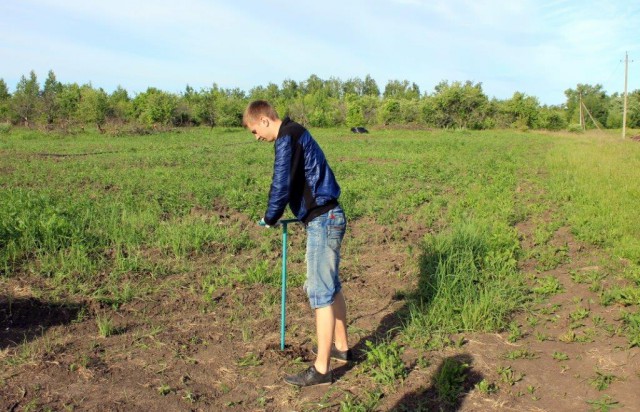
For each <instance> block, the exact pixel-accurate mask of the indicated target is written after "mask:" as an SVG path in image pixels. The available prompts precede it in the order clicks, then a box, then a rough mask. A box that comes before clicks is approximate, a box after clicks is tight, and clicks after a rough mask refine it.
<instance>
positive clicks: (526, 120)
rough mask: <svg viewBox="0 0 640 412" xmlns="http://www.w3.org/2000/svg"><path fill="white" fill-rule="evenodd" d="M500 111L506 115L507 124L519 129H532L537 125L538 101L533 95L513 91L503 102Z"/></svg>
mask: <svg viewBox="0 0 640 412" xmlns="http://www.w3.org/2000/svg"><path fill="white" fill-rule="evenodd" d="M500 111H501V112H502V114H504V115H505V116H506V118H507V123H508V124H507V125H508V126H511V127H516V128H519V129H534V128H537V127H538V118H539V116H540V103H539V102H538V99H537V98H535V97H532V96H527V95H526V94H524V93H520V92H515V93H514V94H513V96H512V97H511V99H509V100H506V101H505V102H504V104H503V105H502V106H501V108H500Z"/></svg>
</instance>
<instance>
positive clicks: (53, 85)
mask: <svg viewBox="0 0 640 412" xmlns="http://www.w3.org/2000/svg"><path fill="white" fill-rule="evenodd" d="M61 91H62V83H60V82H59V81H58V80H56V75H55V73H54V72H53V70H49V73H48V74H47V79H46V80H45V82H44V86H43V88H42V114H43V115H44V118H45V122H46V123H47V125H53V123H54V122H55V121H56V119H57V118H58V117H59V116H60V102H59V99H58V94H60V92H61Z"/></svg>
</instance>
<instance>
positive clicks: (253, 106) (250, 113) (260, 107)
mask: <svg viewBox="0 0 640 412" xmlns="http://www.w3.org/2000/svg"><path fill="white" fill-rule="evenodd" d="M260 116H266V117H268V118H269V119H271V120H279V119H280V117H278V112H276V109H274V108H273V106H272V105H271V104H270V103H269V102H268V101H266V100H254V101H252V102H251V103H249V105H248V106H247V108H246V109H245V111H244V115H243V116H242V125H243V126H244V127H247V123H248V122H249V121H255V120H256V119H257V118H258V117H260Z"/></svg>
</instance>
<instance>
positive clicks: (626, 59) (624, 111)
mask: <svg viewBox="0 0 640 412" xmlns="http://www.w3.org/2000/svg"><path fill="white" fill-rule="evenodd" d="M628 73H629V53H628V52H625V53H624V104H623V106H622V107H623V108H622V138H623V139H624V138H625V137H626V135H627V78H628Z"/></svg>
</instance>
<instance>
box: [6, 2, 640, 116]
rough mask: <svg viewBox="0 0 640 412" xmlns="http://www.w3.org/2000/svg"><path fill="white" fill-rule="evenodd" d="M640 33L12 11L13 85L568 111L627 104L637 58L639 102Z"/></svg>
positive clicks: (510, 6) (390, 9)
mask: <svg viewBox="0 0 640 412" xmlns="http://www.w3.org/2000/svg"><path fill="white" fill-rule="evenodd" d="M639 23H640V2H638V1H636V0H633V1H632V0H617V1H613V0H609V1H607V0H601V1H591V0H583V1H574V0H537V1H536V0H511V1H507V0H504V1H498V0H484V1H483V0H475V1H473V0H431V1H428V0H372V1H349V0H342V1H337V0H324V1H321V2H319V1H315V2H305V1H292V0H273V1H268V2H267V1H264V2H261V1H251V0H235V1H231V0H230V1H218V0H180V1H167V0H154V1H149V0H109V1H90V0H4V1H3V2H2V3H0V78H3V79H4V80H5V81H6V82H7V84H8V86H9V88H10V90H13V89H14V88H15V85H16V84H17V82H18V80H19V78H20V76H21V75H28V73H29V72H30V71H31V70H35V72H36V74H37V75H38V78H39V80H40V81H41V83H42V82H43V81H44V79H45V78H46V75H47V72H48V71H49V70H50V69H52V70H53V71H54V72H55V73H56V76H57V78H58V80H59V81H62V82H63V83H72V82H77V83H81V84H82V83H88V82H91V83H92V84H93V86H94V87H102V88H104V89H105V90H107V91H112V90H113V89H115V88H116V87H117V86H118V85H121V86H122V87H124V88H125V89H127V90H129V91H130V92H132V93H137V92H142V91H144V90H146V88H147V87H149V86H153V87H157V88H160V89H162V90H165V91H169V92H182V91H183V90H184V89H185V86H186V85H187V84H189V85H191V86H192V87H194V88H196V89H200V88H203V87H206V88H208V87H210V86H211V85H212V84H213V83H214V82H215V83H217V84H218V85H219V86H222V87H230V88H233V87H239V88H241V89H243V90H245V91H248V90H249V89H251V88H252V87H254V86H259V85H265V86H266V85H267V84H268V83H269V82H273V83H276V84H278V85H281V84H282V81H283V80H285V79H293V80H296V81H302V80H305V79H307V78H308V77H309V76H310V75H311V74H316V75H318V76H319V77H320V78H323V79H327V78H329V77H337V78H340V79H342V80H346V79H349V78H352V77H359V78H362V79H364V77H365V76H366V75H367V74H369V75H371V76H372V77H373V78H374V79H375V80H376V81H377V82H378V85H379V86H380V88H381V90H383V89H384V85H385V84H386V83H387V81H388V80H392V79H397V80H405V79H406V80H409V81H410V82H415V83H417V84H418V85H419V86H420V90H421V91H422V92H428V93H432V92H433V90H434V87H435V85H436V84H438V83H439V82H440V81H442V80H447V81H457V80H459V81H466V80H471V81H473V82H482V85H483V90H484V91H485V93H486V94H487V95H489V97H496V98H499V99H506V98H509V97H511V96H512V95H513V93H514V92H515V91H519V92H523V93H526V94H527V95H530V96H535V97H537V98H538V99H539V100H540V102H541V103H543V104H560V103H563V102H564V101H565V96H564V90H566V89H568V88H574V87H575V86H576V84H578V83H588V84H602V85H603V86H604V89H605V90H606V91H607V92H608V93H610V94H611V93H614V92H622V90H623V86H624V64H623V63H622V62H621V61H622V60H623V59H624V54H625V51H628V52H629V58H630V59H631V60H635V61H634V62H633V63H631V64H630V67H629V89H630V90H635V89H640V76H638V74H639V73H640V24H639Z"/></svg>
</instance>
